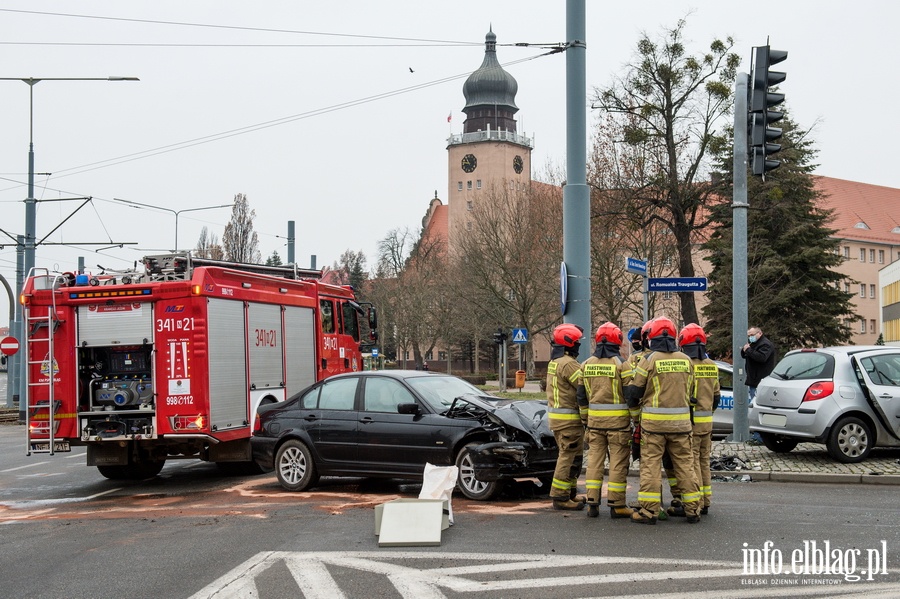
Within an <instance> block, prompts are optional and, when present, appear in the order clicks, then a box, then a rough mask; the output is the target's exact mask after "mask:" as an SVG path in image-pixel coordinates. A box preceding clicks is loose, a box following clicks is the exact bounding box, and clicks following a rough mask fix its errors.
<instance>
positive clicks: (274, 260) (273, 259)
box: [266, 250, 284, 266]
mask: <svg viewBox="0 0 900 599" xmlns="http://www.w3.org/2000/svg"><path fill="white" fill-rule="evenodd" d="M282 264H284V262H282V261H281V256H279V255H278V250H272V255H271V256H269V257H268V258H266V266H281V265H282Z"/></svg>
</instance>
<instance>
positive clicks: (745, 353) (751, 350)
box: [741, 327, 775, 401]
mask: <svg viewBox="0 0 900 599" xmlns="http://www.w3.org/2000/svg"><path fill="white" fill-rule="evenodd" d="M741 357H742V358H744V360H745V362H746V363H745V368H746V369H747V387H748V389H749V390H750V401H753V398H754V397H756V387H757V386H758V385H759V382H760V381H761V380H763V378H765V377H767V376H769V375H770V374H772V370H774V369H775V346H774V345H773V344H772V342H771V341H769V338H768V337H766V336H765V335H763V332H762V329H761V328H759V327H750V328H749V329H748V330H747V343H745V344H744V347H742V348H741Z"/></svg>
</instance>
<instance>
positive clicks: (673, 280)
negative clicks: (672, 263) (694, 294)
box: [647, 277, 706, 293]
mask: <svg viewBox="0 0 900 599" xmlns="http://www.w3.org/2000/svg"><path fill="white" fill-rule="evenodd" d="M647 291H677V292H679V293H680V292H684V291H706V277H680V278H679V277H668V278H658V279H656V278H650V279H648V280H647Z"/></svg>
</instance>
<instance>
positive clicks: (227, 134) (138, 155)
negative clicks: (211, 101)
mask: <svg viewBox="0 0 900 599" xmlns="http://www.w3.org/2000/svg"><path fill="white" fill-rule="evenodd" d="M558 52H559V50H558V49H552V50H550V51H549V52H543V53H541V54H537V55H535V56H530V57H527V58H521V59H519V60H514V61H510V62H508V63H504V64H502V65H501V66H502V67H508V66H512V65H516V64H520V63H523V62H528V61H531V60H535V59H537V58H541V57H544V56H549V55H551V54H556V53H558ZM470 74H471V73H469V72H466V73H461V74H458V75H452V76H449V77H444V78H442V79H436V80H434V81H430V82H426V83H421V84H417V85H413V86H410V87H404V88H400V89H397V90H393V91H389V92H383V93H380V94H375V95H372V96H367V97H364V98H359V99H356V100H348V101H347V102H342V103H340V104H333V105H331V106H326V107H323V108H316V109H313V110H310V111H307V112H302V113H298V114H294V115H289V116H285V117H280V118H277V119H273V120H270V121H264V122H262V123H256V124H254V125H247V126H245V127H238V128H237V129H231V130H228V131H223V132H221V133H213V134H211V135H206V136H203V137H197V138H194V139H190V140H186V141H182V142H176V143H173V144H169V145H165V146H159V147H157V148H151V149H149V150H143V151H140V152H135V153H132V154H125V155H123V156H118V157H116V158H109V159H106V160H101V161H98V162H92V163H88V164H83V165H80V166H75V167H70V168H65V169H56V170H54V172H53V174H54V177H56V178H61V177H68V176H72V175H77V174H81V173H86V172H90V171H93V170H98V169H101V168H106V167H109V166H115V165H118V164H124V163H127V162H133V161H135V160H141V159H143V158H150V157H152V156H158V155H160V154H167V153H169V152H175V151H178V150H183V149H186V148H190V147H193V146H198V145H202V144H207V143H212V142H215V141H220V140H223V139H228V138H231V137H236V136H238V135H245V134H247V133H253V132H256V131H261V130H263V129H269V128H271V127H277V126H279V125H285V124H288V123H292V122H295V121H299V120H304V119H308V118H312V117H315V116H319V115H322V114H328V113H330V112H335V111H338V110H344V109H347V108H353V107H356V106H361V105H364V104H368V103H370V102H376V101H379V100H384V99H386V98H391V97H394V96H399V95H402V94H407V93H410V92H414V91H418V90H421V89H426V88H428V87H433V86H435V85H441V84H444V83H448V82H450V81H455V80H458V79H462V78H465V77H468V76H469V75H470ZM7 189H13V188H7ZM7 189H2V190H0V191H7Z"/></svg>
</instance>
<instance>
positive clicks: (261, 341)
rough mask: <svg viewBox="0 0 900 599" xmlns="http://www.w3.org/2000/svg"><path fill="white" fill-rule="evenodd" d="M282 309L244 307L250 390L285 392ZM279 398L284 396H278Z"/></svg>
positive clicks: (259, 306) (278, 307) (267, 305)
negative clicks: (277, 390) (283, 390)
mask: <svg viewBox="0 0 900 599" xmlns="http://www.w3.org/2000/svg"><path fill="white" fill-rule="evenodd" d="M281 333H282V331H281V306H280V305H277V304H258V303H253V302H251V303H250V304H248V305H247V335H248V337H249V338H248V340H247V341H248V343H247V353H248V354H249V358H250V388H251V389H257V390H260V389H283V388H284V361H283V360H284V356H283V353H282V352H283V347H284V344H283V343H282V339H281ZM278 396H279V397H282V396H283V393H279V394H278Z"/></svg>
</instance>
